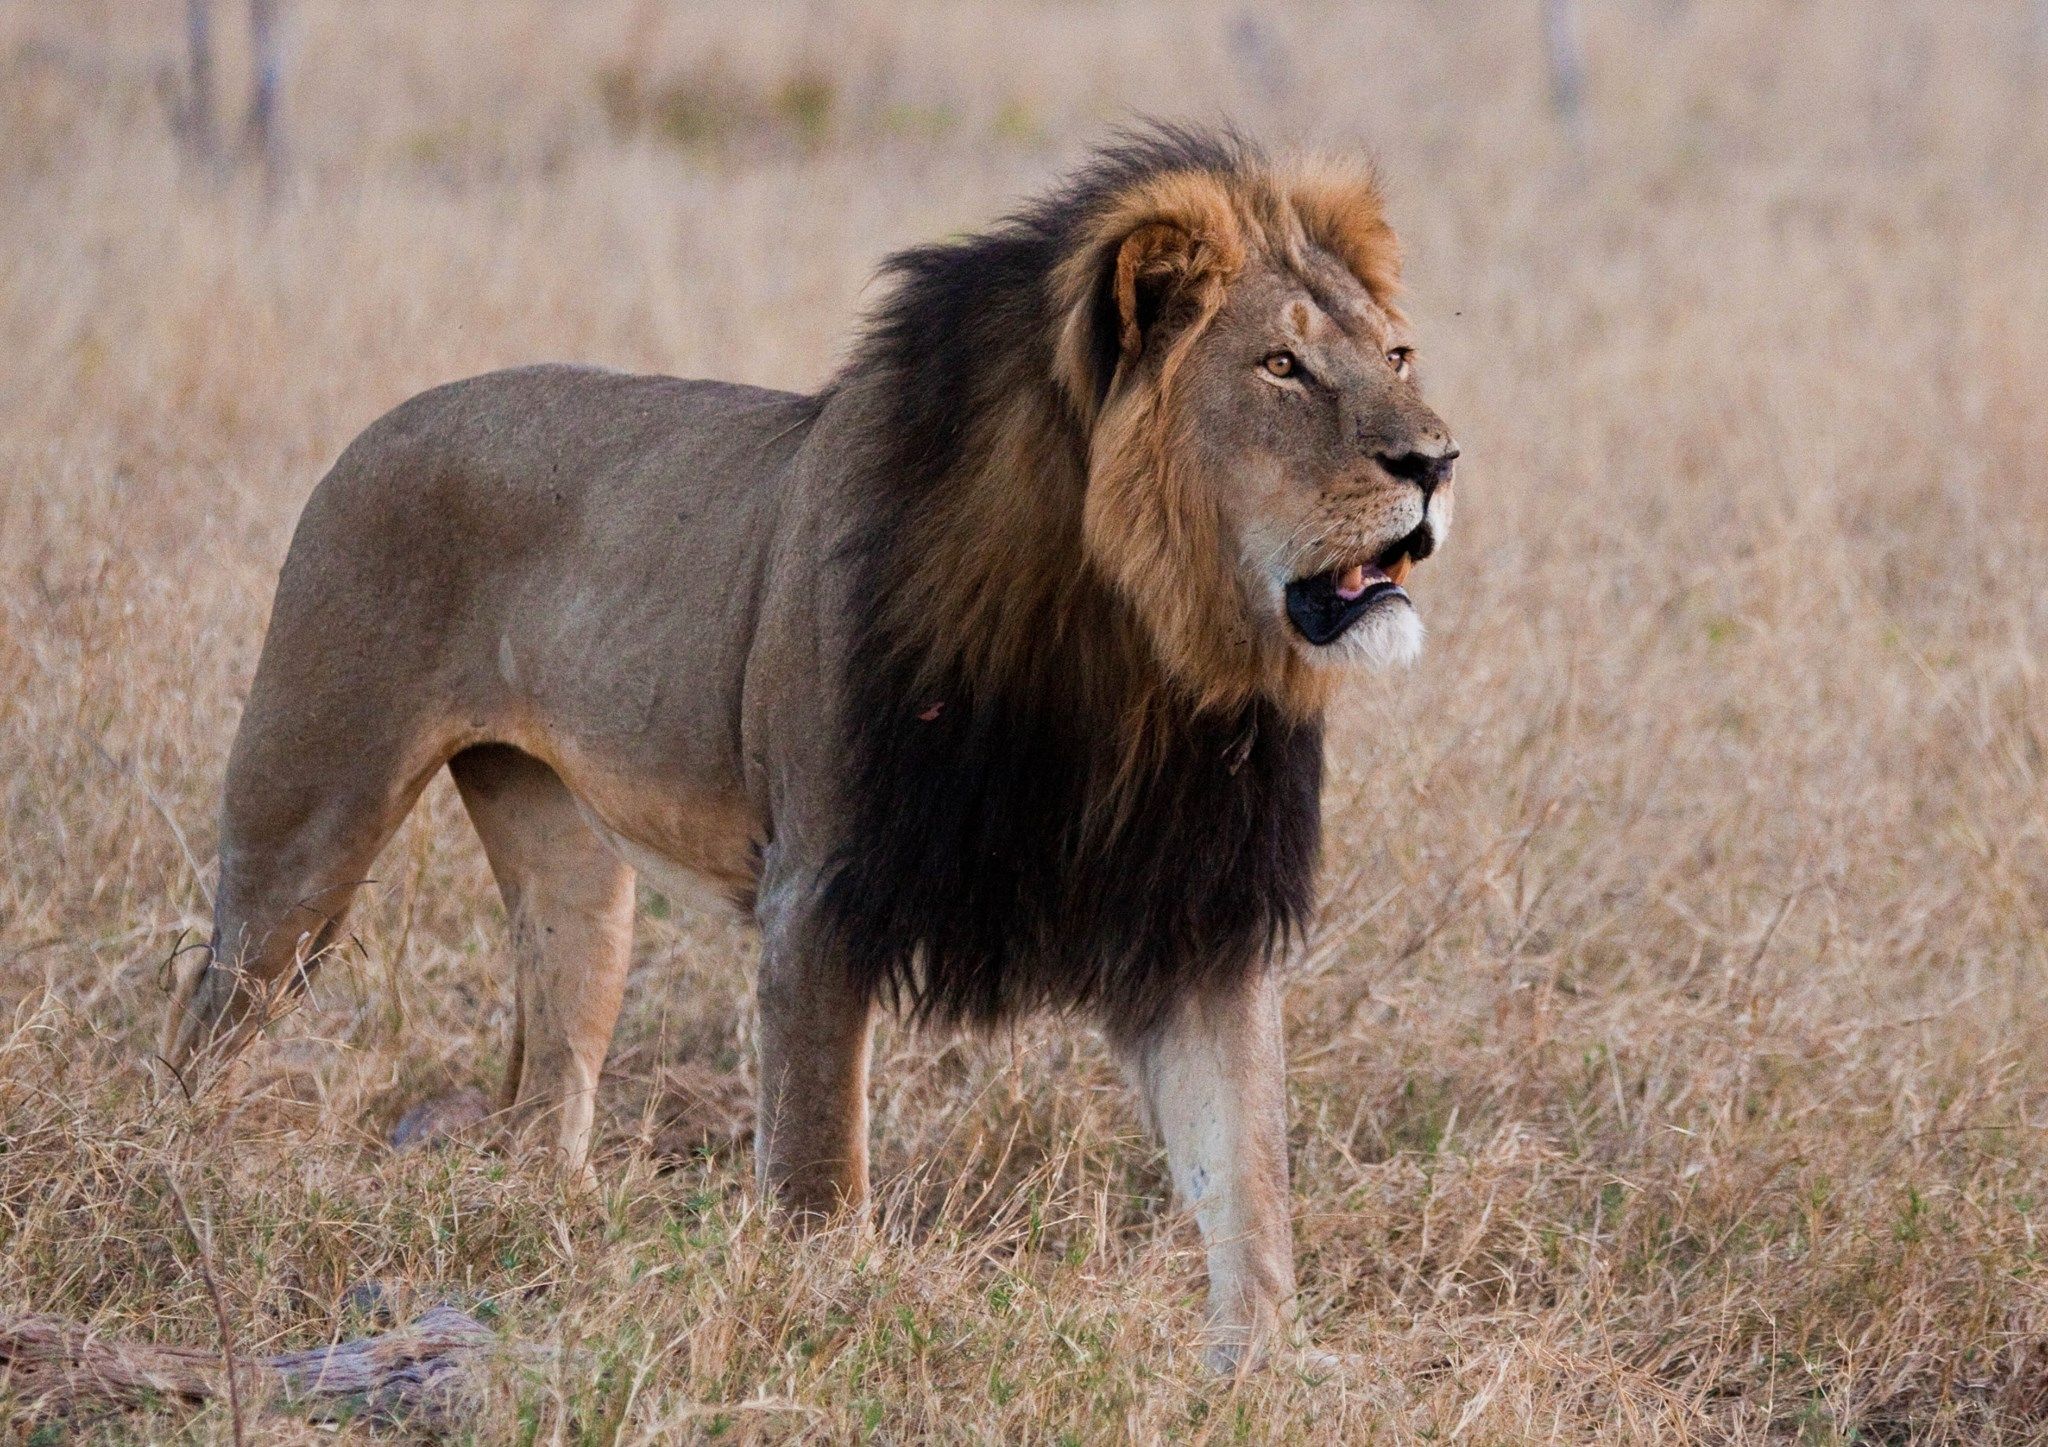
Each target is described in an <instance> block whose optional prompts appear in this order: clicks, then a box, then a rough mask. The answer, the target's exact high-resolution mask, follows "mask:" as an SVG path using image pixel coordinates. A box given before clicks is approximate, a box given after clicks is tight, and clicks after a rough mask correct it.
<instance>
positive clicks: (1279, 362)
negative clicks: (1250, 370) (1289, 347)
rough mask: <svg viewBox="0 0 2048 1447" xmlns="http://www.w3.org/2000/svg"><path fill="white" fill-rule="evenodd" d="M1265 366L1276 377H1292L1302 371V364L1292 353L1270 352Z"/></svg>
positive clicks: (1267, 354)
mask: <svg viewBox="0 0 2048 1447" xmlns="http://www.w3.org/2000/svg"><path fill="white" fill-rule="evenodd" d="M1263 365H1264V366H1265V368H1266V370H1267V371H1268V372H1270V373H1272V374H1273V375H1274V376H1276V377H1292V376H1294V375H1295V374H1296V373H1297V372H1299V371H1300V370H1301V363H1300V361H1299V360H1297V359H1296V357H1295V355H1294V353H1292V352H1268V353H1266V360H1265V362H1264V364H1263Z"/></svg>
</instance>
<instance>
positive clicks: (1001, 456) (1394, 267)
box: [846, 129, 1457, 717]
mask: <svg viewBox="0 0 2048 1447" xmlns="http://www.w3.org/2000/svg"><path fill="white" fill-rule="evenodd" d="M890 270H891V271H892V272H893V273H895V275H896V277H897V278H898V283H899V285H898V288H897V290H896V292H895V294H894V295H893V296H892V298H891V299H890V301H889V303H888V304H887V305H886V307H885V308H884V310H883V311H882V313H881V314H880V315H879V316H878V317H877V319H876V325H875V327H874V328H873V329H872V330H871V332H870V333H869V337H868V340H867V343H866V345H865V346H864V347H863V349H862V351H861V353H860V354H859V355H857V356H856V357H855V359H854V361H853V364H852V365H851V367H850V368H849V371H848V373H847V374H846V375H847V379H848V380H847V385H860V386H868V387H873V388H874V389H875V390H876V392H877V393H878V394H879V395H880V396H881V397H882V398H884V399H885V405H886V407H887V408H888V411H889V413H890V414H891V415H890V418H889V420H888V422H887V423H886V424H884V425H883V426H881V427H879V428H878V432H879V433H880V434H882V435H884V436H886V437H887V438H888V439H889V442H888V445H887V447H886V448H885V450H884V451H883V452H882V453H881V454H880V455H878V456H877V458H876V459H875V460H874V463H873V466H872V468H871V469H870V473H871V476H872V477H873V479H874V482H875V485H876V486H877V487H878V488H879V489H880V490H881V492H882V494H883V495H884V496H885V497H886V498H888V499H889V505H888V506H887V507H886V508H885V510H884V512H883V513H882V514H880V515H878V519H877V522H876V524H875V527H874V533H873V536H874V538H875V539H876V542H877V546H878V547H880V548H881V549H882V550H883V552H885V553H886V554H887V556H888V558H889V559H890V561H889V562H888V563H887V564H886V565H885V566H883V567H882V568H881V569H880V572H879V574H878V588H879V590H880V592H881V593H882V594H883V595H885V599H886V601H885V606H884V612H885V614H886V621H885V629H886V632H887V633H888V634H889V636H891V637H894V638H895V639H896V640H897V641H898V642H899V643H900V644H901V645H902V646H904V647H905V648H907V649H909V650H911V651H913V652H916V653H917V654H919V655H920V656H921V657H922V658H923V659H924V660H925V662H926V664H927V665H928V666H927V667H926V669H925V673H926V675H927V676H932V671H933V670H934V669H940V668H949V667H956V668H958V669H960V670H962V671H963V672H964V673H965V674H967V675H968V676H971V677H974V678H976V679H978V680H980V681H981V684H982V686H983V687H985V688H998V687H1000V688H1007V689H1009V690H1010V691H1011V692H1020V691H1021V692H1039V693H1043V692H1044V691H1045V690H1047V689H1053V690H1055V691H1058V690H1062V689H1066V690H1069V691H1071V690H1072V688H1075V687H1079V688H1080V689H1082V690H1083V691H1086V692H1091V693H1093V694H1094V695H1095V696H1096V697H1097V699H1098V701H1107V700H1111V699H1112V696H1114V698H1129V697H1133V696H1134V695H1133V694H1132V693H1131V689H1132V688H1133V687H1138V688H1140V691H1141V692H1142V677H1141V675H1143V674H1147V673H1149V675H1150V676H1152V677H1155V678H1159V679H1162V680H1165V681H1168V682H1169V683H1170V690H1171V692H1173V693H1175V694H1178V695H1179V696H1181V697H1183V698H1185V699H1189V700H1192V701H1193V703H1194V704H1195V705H1196V706H1197V708H1198V710H1200V711H1204V712H1211V713H1218V712H1224V713H1227V712H1229V711H1232V710H1236V709H1241V708H1243V707H1245V706H1246V705H1248V704H1250V703H1252V702H1254V701H1255V700H1259V699H1265V700H1268V701H1270V702H1272V703H1273V704H1275V705H1277V706H1278V707H1280V708H1282V709H1283V710H1285V711H1287V712H1288V713H1290V714H1292V715H1294V716H1296V717H1307V716H1310V715H1313V714H1314V713H1316V712H1317V711H1318V710H1319V709H1320V708H1321V706H1322V705H1323V703H1324V701H1325V699H1326V696H1327V690H1328V681H1329V679H1330V678H1331V676H1332V672H1333V671H1332V670H1331V669H1330V668H1329V667H1328V666H1327V665H1329V664H1332V663H1344V662H1355V663H1366V664H1387V663H1393V662H1400V661H1405V660H1407V659H1409V658H1412V657H1413V656H1414V654H1415V652H1416V650H1417V648H1418V646H1419V644H1420V641H1421V634H1422V628H1421V624H1420V622H1419V621H1418V619H1417V617H1416V614H1415V612H1414V609H1413V606H1412V605H1411V603H1410V601H1409V598H1408V596H1407V594H1406V593H1405V592H1404V591H1403V589H1402V584H1403V582H1404V581H1405V580H1406V578H1407V575H1408V572H1409V569H1410V568H1411V567H1412V566H1413V564H1414V563H1415V562H1417V561H1419V560H1420V559H1422V558H1424V557H1426V556H1428V555H1429V554H1430V553H1431V552H1432V551H1434V549H1435V548H1436V547H1437V546H1438V545H1439V544H1440V543H1441V542H1442V540H1443V538H1444V535H1445V532H1446V530H1447V529H1448V526H1449V523H1450V480H1451V468H1452V462H1453V459H1454V458H1455V457H1456V456H1457V449H1456V447H1455V446H1454V445H1453V443H1452V441H1451V437H1450V433H1449V431H1448V429H1447V428H1446V427H1445V425H1444V423H1443V422H1442V420H1441V419H1440V418H1438V417H1437V415H1436V414H1435V413H1434V412H1432V411H1431V410H1430V409H1429V407H1428V406H1427V405H1426V404H1425V403H1424V402H1423V400H1422V396H1421V393H1420V391H1419V390H1418V386H1417V381H1416V372H1415V361H1414V349H1413V343H1412V341H1411V339H1410V336H1409V332H1408V326H1407V323H1406V321H1405V320H1404V318H1403V317H1402V315H1401V313H1400V311H1399V310H1398V308H1397V307H1396V304H1395V293H1396V291H1397V289H1398V282H1399V255H1398V248H1397V246H1396V243H1395V240H1394V235H1393V232H1392V231H1391V230H1390V229H1389V227H1388V226H1387V223H1386V220H1385V218H1384V215H1383V213H1382V209H1381V203H1380V193H1379V189H1378V187H1377V185H1376V184H1375V182H1374V181H1373V178H1372V176H1371V174H1370V172H1369V171H1365V170H1362V169H1358V168H1355V167H1345V166H1341V165H1335V164H1328V163H1318V164H1297V165H1293V166H1285V167H1283V166H1279V165H1275V164H1273V163H1271V162H1269V161H1267V160H1266V159H1265V158H1264V157H1263V156H1261V155H1260V154H1259V153H1258V152H1257V151H1256V150H1254V149H1253V148H1252V147H1250V146H1249V145H1247V144H1245V143H1243V142H1241V141H1238V140H1235V139H1233V138H1230V137H1227V136H1215V135H1210V134H1206V133H1197V132H1187V131H1180V130H1174V129H1162V130H1156V131H1151V132H1147V133H1145V134H1143V135H1141V136H1139V137H1136V138H1134V139H1131V140H1128V141H1127V142H1125V143H1124V144H1122V145H1119V146H1117V147H1114V148H1112V149H1110V150H1108V151H1106V152H1104V153H1102V154H1101V155H1099V156H1098V157H1097V158H1096V160H1095V162H1094V163H1093V164H1092V165H1091V166H1089V167H1088V168H1087V169H1085V170H1084V171H1082V172H1081V174H1080V175H1079V176H1078V177H1076V178H1075V179H1074V180H1073V181H1072V182H1071V183H1070V184H1069V185H1068V186H1067V187H1066V188H1065V189H1064V190H1061V191H1058V192H1055V193H1054V194H1053V195H1051V196H1050V197H1048V198H1047V199H1045V200H1044V201H1042V202H1040V203H1038V204H1037V205H1036V206H1034V207H1032V208H1031V209H1029V210H1027V211H1025V212H1023V213H1022V214H1020V215H1018V216H1016V217H1013V218H1011V219H1010V220H1009V221H1007V222H1005V223H1004V224H1002V225H1000V226H998V227H996V228H995V229H993V230H991V231H988V232H985V233H983V234H981V235H978V236H974V237H970V238H968V239H966V240H964V241H956V242H949V243H946V244H943V245H939V246H930V247H920V248H917V249H915V250H912V251H908V252H904V253H901V254H899V255H898V256H896V257H894V258H892V259H891V261H890ZM1134 656H1135V657H1137V658H1139V659H1140V660H1142V659H1143V658H1145V657H1149V658H1150V660H1151V663H1152V665H1154V666H1152V667H1150V668H1137V667H1134V666H1133V664H1132V659H1133V657H1134ZM1091 669H1092V670H1093V674H1092V675H1091V678H1092V679H1093V680H1094V681H1093V682H1091V681H1090V680H1089V679H1081V680H1080V681H1079V682H1078V683H1077V682H1076V679H1077V675H1078V674H1081V673H1087V672H1088V671H1089V670H1091ZM1098 683H1099V685H1100V686H1099V687H1098V686H1097V684H1098ZM1105 706H1108V707H1117V706H1119V705H1116V704H1115V703H1114V702H1113V701H1108V702H1105Z"/></svg>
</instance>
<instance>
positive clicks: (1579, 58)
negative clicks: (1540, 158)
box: [1543, 0, 1586, 145]
mask: <svg viewBox="0 0 2048 1447" xmlns="http://www.w3.org/2000/svg"><path fill="white" fill-rule="evenodd" d="M1543 49H1544V54H1545V56H1546V58H1547V59H1548V61H1549V69H1550V105H1551V109H1553V110H1554V111H1556V112H1557V118H1558V120H1559V121H1560V122H1562V123H1563V125H1564V128H1565V131H1566V133H1567V134H1568V135H1569V136H1570V137H1571V139H1572V143H1573V144H1574V145H1577V144H1579V143H1580V142H1581V141H1582V140H1583V139H1584V128H1585V109H1584V104H1585V89H1586V41H1585V34H1584V32H1583V31H1582V30H1581V29H1580V27H1579V7H1578V0H1543Z"/></svg>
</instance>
